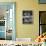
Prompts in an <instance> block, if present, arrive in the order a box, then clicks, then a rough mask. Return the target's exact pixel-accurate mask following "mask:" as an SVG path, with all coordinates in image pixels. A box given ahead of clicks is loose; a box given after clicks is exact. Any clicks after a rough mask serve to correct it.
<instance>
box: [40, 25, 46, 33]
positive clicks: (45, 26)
mask: <svg viewBox="0 0 46 46" xmlns="http://www.w3.org/2000/svg"><path fill="white" fill-rule="evenodd" d="M40 31H41V33H44V32H46V25H40Z"/></svg>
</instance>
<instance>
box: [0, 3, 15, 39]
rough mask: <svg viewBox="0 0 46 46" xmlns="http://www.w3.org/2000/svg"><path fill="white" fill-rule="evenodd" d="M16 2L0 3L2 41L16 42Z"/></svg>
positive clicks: (0, 35)
mask: <svg viewBox="0 0 46 46" xmlns="http://www.w3.org/2000/svg"><path fill="white" fill-rule="evenodd" d="M13 18H15V2H2V3H0V40H15V33H14V32H15V26H14V25H15V19H13Z"/></svg>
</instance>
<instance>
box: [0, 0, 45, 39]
mask: <svg viewBox="0 0 46 46" xmlns="http://www.w3.org/2000/svg"><path fill="white" fill-rule="evenodd" d="M0 2H16V37H17V38H33V39H35V38H36V37H37V36H38V35H39V10H46V5H44V4H43V5H42V4H39V3H38V0H3V1H2V0H0ZM23 10H32V12H33V23H32V24H23V23H22V17H23V16H22V11H23Z"/></svg>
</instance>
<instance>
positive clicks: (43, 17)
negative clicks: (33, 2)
mask: <svg viewBox="0 0 46 46" xmlns="http://www.w3.org/2000/svg"><path fill="white" fill-rule="evenodd" d="M44 32H46V11H40V12H39V35H40V34H43V33H44Z"/></svg>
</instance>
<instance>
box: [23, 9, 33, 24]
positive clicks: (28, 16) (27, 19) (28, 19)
mask: <svg viewBox="0 0 46 46" xmlns="http://www.w3.org/2000/svg"><path fill="white" fill-rule="evenodd" d="M32 23H33V15H32V11H28V10H24V11H23V24H32Z"/></svg>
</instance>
